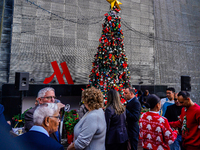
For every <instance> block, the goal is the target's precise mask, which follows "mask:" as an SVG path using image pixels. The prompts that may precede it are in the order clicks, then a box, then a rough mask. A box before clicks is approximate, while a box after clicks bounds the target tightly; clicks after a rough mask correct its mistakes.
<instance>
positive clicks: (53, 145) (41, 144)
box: [14, 131, 64, 150]
mask: <svg viewBox="0 0 200 150" xmlns="http://www.w3.org/2000/svg"><path fill="white" fill-rule="evenodd" d="M14 140H15V142H16V144H17V145H18V146H20V147H22V148H23V149H26V150H64V148H63V146H62V145H61V144H59V143H58V142H56V141H55V140H54V139H52V138H50V137H48V136H47V135H45V134H44V133H41V132H39V131H29V132H26V133H24V134H22V135H20V136H18V137H16V138H14Z"/></svg>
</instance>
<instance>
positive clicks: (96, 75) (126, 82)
mask: <svg viewBox="0 0 200 150" xmlns="http://www.w3.org/2000/svg"><path fill="white" fill-rule="evenodd" d="M107 1H108V2H109V3H110V4H111V9H110V11H109V12H108V13H106V14H104V16H105V19H104V23H103V24H102V28H103V30H102V34H101V38H100V39H99V42H100V44H99V46H98V48H97V49H98V50H97V53H96V54H95V56H94V57H95V59H94V61H93V63H92V67H93V68H92V70H91V74H90V75H89V78H90V80H89V84H88V87H92V86H93V87H96V88H98V89H100V90H101V91H102V93H103V96H104V101H105V102H106V100H107V92H108V91H109V90H110V89H112V88H113V89H115V90H117V91H118V92H119V94H120V97H121V102H122V103H124V102H125V100H124V98H123V89H124V88H126V87H130V76H129V74H130V72H129V67H128V59H127V58H126V55H125V46H124V43H123V40H124V36H123V32H122V29H121V17H120V15H119V13H120V10H121V9H120V7H119V4H122V3H120V2H119V1H117V0H107Z"/></svg>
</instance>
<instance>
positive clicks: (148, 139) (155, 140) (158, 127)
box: [139, 111, 177, 150]
mask: <svg viewBox="0 0 200 150" xmlns="http://www.w3.org/2000/svg"><path fill="white" fill-rule="evenodd" d="M139 126H140V134H139V135H140V139H142V147H143V148H144V149H153V150H169V149H170V148H169V144H172V143H173V142H174V140H175V139H176V137H177V131H176V130H175V131H172V129H171V128H170V126H169V123H168V120H167V119H166V118H164V117H162V116H160V115H159V114H158V113H156V112H153V111H150V112H146V113H144V114H142V116H141V117H140V120H139Z"/></svg>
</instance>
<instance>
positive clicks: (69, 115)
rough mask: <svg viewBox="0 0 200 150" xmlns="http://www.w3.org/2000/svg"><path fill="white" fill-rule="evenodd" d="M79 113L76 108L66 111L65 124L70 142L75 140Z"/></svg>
mask: <svg viewBox="0 0 200 150" xmlns="http://www.w3.org/2000/svg"><path fill="white" fill-rule="evenodd" d="M78 121H79V118H78V113H77V111H76V110H71V111H69V112H65V117H64V124H65V129H66V131H67V141H68V143H69V144H70V143H71V142H72V141H73V136H74V135H73V133H74V127H75V125H76V124H77V123H78Z"/></svg>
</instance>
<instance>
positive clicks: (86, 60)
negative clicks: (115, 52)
mask: <svg viewBox="0 0 200 150" xmlns="http://www.w3.org/2000/svg"><path fill="white" fill-rule="evenodd" d="M120 2H122V3H123V4H122V5H121V6H120V7H121V9H122V11H121V18H122V29H123V33H124V44H125V50H126V52H125V53H126V56H127V58H128V63H129V66H130V73H131V83H132V84H138V83H139V82H140V81H143V84H145V85H169V86H174V87H175V88H176V91H179V90H180V76H181V75H188V76H191V83H192V92H191V93H192V94H191V95H192V98H193V99H194V100H195V101H196V102H198V100H199V98H200V96H199V92H200V85H199V84H200V78H199V75H200V67H199V62H200V53H199V48H200V44H199V40H200V29H199V26H198V25H199V22H200V21H199V20H200V11H199V10H200V1H199V0H179V1H177V0H121V1H120ZM13 11H14V12H13V26H12V43H11V57H10V69H9V83H14V77H15V72H29V73H30V79H31V78H33V79H34V80H35V82H36V83H42V82H43V81H44V79H45V78H46V77H49V76H50V75H52V74H53V69H52V67H51V62H52V61H57V62H58V64H60V63H62V62H64V61H66V63H67V65H68V67H69V70H70V73H71V75H72V78H73V80H75V81H76V82H75V84H88V80H89V78H88V75H89V74H90V71H91V68H92V61H93V59H94V54H96V52H97V49H96V48H97V47H98V45H99V38H100V37H101V31H102V25H101V24H102V23H103V18H104V14H105V13H107V12H108V11H109V3H107V1H106V0H30V1H29V0H28V1H27V0H14V10H13ZM1 53H2V45H1ZM1 63H2V62H1ZM1 74H2V72H1ZM3 77H4V74H2V76H1V77H0V78H1V81H2V79H3ZM55 80H56V78H55ZM5 82H6V81H5ZM66 83H67V82H66Z"/></svg>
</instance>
